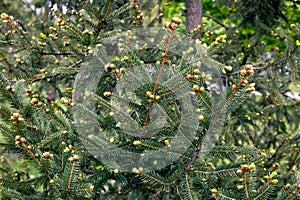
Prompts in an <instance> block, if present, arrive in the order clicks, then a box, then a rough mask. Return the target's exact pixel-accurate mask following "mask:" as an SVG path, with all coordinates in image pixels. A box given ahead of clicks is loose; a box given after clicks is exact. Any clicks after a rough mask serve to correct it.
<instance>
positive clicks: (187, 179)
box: [185, 172, 194, 199]
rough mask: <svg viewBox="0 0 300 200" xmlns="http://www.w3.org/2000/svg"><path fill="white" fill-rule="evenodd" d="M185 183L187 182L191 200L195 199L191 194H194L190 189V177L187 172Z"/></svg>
mask: <svg viewBox="0 0 300 200" xmlns="http://www.w3.org/2000/svg"><path fill="white" fill-rule="evenodd" d="M185 181H186V185H187V189H188V195H189V198H190V199H194V198H193V196H192V194H191V193H192V192H191V188H190V184H189V176H188V173H187V172H185Z"/></svg>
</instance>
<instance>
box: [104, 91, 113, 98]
mask: <svg viewBox="0 0 300 200" xmlns="http://www.w3.org/2000/svg"><path fill="white" fill-rule="evenodd" d="M103 95H104V96H105V97H110V96H111V92H104V93H103Z"/></svg>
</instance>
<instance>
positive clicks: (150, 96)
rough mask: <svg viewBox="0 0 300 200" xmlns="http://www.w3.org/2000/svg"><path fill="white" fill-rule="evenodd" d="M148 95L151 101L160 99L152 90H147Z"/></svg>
mask: <svg viewBox="0 0 300 200" xmlns="http://www.w3.org/2000/svg"><path fill="white" fill-rule="evenodd" d="M146 95H147V97H149V99H150V101H158V100H159V99H160V96H159V95H154V94H152V92H150V91H147V92H146Z"/></svg>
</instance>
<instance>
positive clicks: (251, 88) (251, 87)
mask: <svg viewBox="0 0 300 200" xmlns="http://www.w3.org/2000/svg"><path fill="white" fill-rule="evenodd" d="M254 86H255V83H250V84H249V87H248V88H247V89H246V92H252V91H254V90H255V87H254Z"/></svg>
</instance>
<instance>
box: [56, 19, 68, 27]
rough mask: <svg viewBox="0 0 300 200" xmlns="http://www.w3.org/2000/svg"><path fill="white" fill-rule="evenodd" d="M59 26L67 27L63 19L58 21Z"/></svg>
mask: <svg viewBox="0 0 300 200" xmlns="http://www.w3.org/2000/svg"><path fill="white" fill-rule="evenodd" d="M57 26H60V27H65V26H66V24H65V22H64V21H63V20H61V19H58V20H57Z"/></svg>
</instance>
